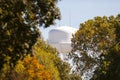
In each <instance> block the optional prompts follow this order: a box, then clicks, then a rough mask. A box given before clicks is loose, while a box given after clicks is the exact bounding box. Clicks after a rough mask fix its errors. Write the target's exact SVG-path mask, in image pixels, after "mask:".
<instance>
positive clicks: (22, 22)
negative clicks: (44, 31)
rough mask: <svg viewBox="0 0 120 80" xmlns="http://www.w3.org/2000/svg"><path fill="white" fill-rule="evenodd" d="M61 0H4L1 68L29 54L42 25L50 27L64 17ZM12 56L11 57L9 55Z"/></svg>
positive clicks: (0, 6) (0, 24)
mask: <svg viewBox="0 0 120 80" xmlns="http://www.w3.org/2000/svg"><path fill="white" fill-rule="evenodd" d="M57 2H58V0H0V65H1V66H0V70H1V68H2V67H3V64H4V63H7V62H8V61H9V63H10V65H11V67H12V66H14V65H15V64H16V62H17V61H18V60H19V59H22V58H23V57H24V56H26V55H27V54H30V53H31V54H32V47H33V45H34V44H35V43H36V41H37V38H38V37H40V32H39V28H38V26H44V27H49V26H50V25H51V24H54V21H55V19H60V12H59V9H58V7H57V6H56V4H57ZM6 58H8V59H6Z"/></svg>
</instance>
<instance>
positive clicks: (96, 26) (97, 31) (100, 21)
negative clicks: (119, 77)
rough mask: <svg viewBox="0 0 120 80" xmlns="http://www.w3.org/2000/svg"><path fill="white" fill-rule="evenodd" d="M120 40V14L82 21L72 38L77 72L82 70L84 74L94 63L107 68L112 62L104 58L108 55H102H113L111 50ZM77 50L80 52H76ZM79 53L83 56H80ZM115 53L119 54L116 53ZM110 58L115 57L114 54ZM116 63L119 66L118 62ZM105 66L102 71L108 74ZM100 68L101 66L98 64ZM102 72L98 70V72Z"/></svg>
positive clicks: (71, 55) (72, 55)
mask: <svg viewBox="0 0 120 80" xmlns="http://www.w3.org/2000/svg"><path fill="white" fill-rule="evenodd" d="M119 41H120V17H119V15H118V16H116V17H114V16H110V17H106V16H104V17H95V18H94V19H91V20H88V21H86V22H85V23H82V24H81V26H80V28H79V30H78V31H77V32H76V34H75V35H74V36H73V38H72V47H73V49H72V52H71V53H70V57H72V58H73V60H74V63H75V64H76V65H77V72H80V74H82V73H84V71H86V70H87V69H90V68H91V67H92V66H94V65H104V66H105V67H106V68H108V67H109V65H110V64H111V61H109V60H108V61H107V62H106V61H104V60H103V59H104V58H105V59H106V57H105V56H102V55H107V57H108V54H109V55H111V54H110V53H109V51H111V49H112V48H113V47H114V46H115V45H116V44H117V43H118V42H119ZM76 52H77V53H78V54H76ZM79 54H80V55H81V57H79ZM114 55H115V56H117V55H116V54H114ZM108 58H109V59H115V57H114V56H113V57H112V56H111V57H108ZM101 61H102V63H101ZM116 65H117V66H119V65H118V64H116ZM102 67H103V66H102ZM105 67H104V68H102V70H103V71H101V72H103V73H105V74H106V71H104V69H106V68H105ZM98 68H100V66H98ZM110 70H112V69H110ZM101 72H98V74H100V73H101ZM102 76H103V75H102ZM112 79H113V78H112ZM96 80H98V79H96ZM99 80H104V79H99ZM106 80H109V79H106Z"/></svg>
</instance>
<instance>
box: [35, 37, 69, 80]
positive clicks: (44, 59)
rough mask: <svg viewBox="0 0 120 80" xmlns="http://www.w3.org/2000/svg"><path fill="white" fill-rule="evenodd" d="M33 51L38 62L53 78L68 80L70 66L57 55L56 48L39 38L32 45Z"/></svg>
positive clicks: (54, 79)
mask: <svg viewBox="0 0 120 80" xmlns="http://www.w3.org/2000/svg"><path fill="white" fill-rule="evenodd" d="M34 53H35V54H36V55H37V57H38V60H39V62H40V63H41V64H42V65H44V66H45V68H46V69H48V70H49V71H50V72H51V74H52V79H53V80H70V74H69V73H70V66H69V64H68V63H66V62H63V61H62V60H61V59H60V58H59V57H58V52H57V51H56V49H54V48H52V47H51V46H50V45H48V44H47V43H46V42H45V41H43V40H42V39H40V40H38V42H37V43H36V45H35V46H34Z"/></svg>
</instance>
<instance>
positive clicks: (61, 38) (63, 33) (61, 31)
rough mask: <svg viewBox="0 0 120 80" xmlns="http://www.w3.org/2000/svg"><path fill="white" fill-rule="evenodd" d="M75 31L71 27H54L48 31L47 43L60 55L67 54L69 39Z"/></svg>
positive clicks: (69, 49) (69, 48)
mask: <svg viewBox="0 0 120 80" xmlns="http://www.w3.org/2000/svg"><path fill="white" fill-rule="evenodd" d="M76 31H77V29H76V28H73V27H68V26H61V27H56V28H54V29H52V30H50V31H49V34H48V43H49V44H50V45H51V46H52V47H54V48H56V49H57V50H58V52H60V53H69V52H70V51H71V38H72V35H73V34H74V33H75V32H76Z"/></svg>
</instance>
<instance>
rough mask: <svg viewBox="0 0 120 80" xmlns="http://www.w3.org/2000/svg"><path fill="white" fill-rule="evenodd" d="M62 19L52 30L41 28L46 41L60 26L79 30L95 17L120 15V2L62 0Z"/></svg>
mask: <svg viewBox="0 0 120 80" xmlns="http://www.w3.org/2000/svg"><path fill="white" fill-rule="evenodd" d="M58 7H59V8H60V11H61V16H62V19H61V20H60V21H56V25H52V26H51V27H50V28H47V29H43V28H41V31H42V35H43V37H44V38H45V40H46V39H47V37H48V32H49V30H51V29H52V28H54V27H58V26H72V27H75V28H79V25H80V23H83V22H85V21H87V20H88V19H92V18H94V17H95V16H110V15H115V16H116V15H117V14H119V13H120V0H61V1H59V2H58Z"/></svg>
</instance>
